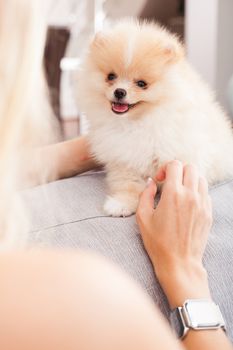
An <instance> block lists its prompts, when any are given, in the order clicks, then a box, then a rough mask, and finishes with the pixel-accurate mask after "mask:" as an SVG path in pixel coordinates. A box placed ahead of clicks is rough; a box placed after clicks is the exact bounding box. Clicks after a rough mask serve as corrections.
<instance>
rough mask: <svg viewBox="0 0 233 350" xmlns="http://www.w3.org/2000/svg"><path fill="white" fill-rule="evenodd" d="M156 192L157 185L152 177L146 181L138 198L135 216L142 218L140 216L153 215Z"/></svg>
mask: <svg viewBox="0 0 233 350" xmlns="http://www.w3.org/2000/svg"><path fill="white" fill-rule="evenodd" d="M156 193H157V186H156V184H155V182H154V181H153V180H152V179H150V180H149V181H148V184H147V187H146V189H145V190H144V191H143V192H142V194H141V196H140V199H139V204H138V209H137V216H138V217H139V218H142V217H145V218H147V217H148V216H151V215H153V213H154V199H155V195H156Z"/></svg>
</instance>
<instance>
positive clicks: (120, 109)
mask: <svg viewBox="0 0 233 350" xmlns="http://www.w3.org/2000/svg"><path fill="white" fill-rule="evenodd" d="M111 105H112V111H113V112H114V113H116V114H124V113H127V112H128V111H129V109H130V108H133V107H134V106H136V105H137V103H134V104H128V103H119V102H111Z"/></svg>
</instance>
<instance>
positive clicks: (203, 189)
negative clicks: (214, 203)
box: [198, 176, 208, 195]
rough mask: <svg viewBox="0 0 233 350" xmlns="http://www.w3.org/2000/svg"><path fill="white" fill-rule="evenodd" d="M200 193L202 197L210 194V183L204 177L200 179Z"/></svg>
mask: <svg viewBox="0 0 233 350" xmlns="http://www.w3.org/2000/svg"><path fill="white" fill-rule="evenodd" d="M198 192H199V193H200V195H206V194H207V193H208V182H207V180H206V179H205V178H204V177H203V176H200V177H199V181H198Z"/></svg>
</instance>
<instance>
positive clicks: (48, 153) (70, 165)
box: [20, 136, 100, 187]
mask: <svg viewBox="0 0 233 350" xmlns="http://www.w3.org/2000/svg"><path fill="white" fill-rule="evenodd" d="M98 166H100V165H98V164H97V163H96V162H95V160H94V159H93V158H92V156H91V154H90V149H89V145H88V142H87V139H86V137H84V136H81V137H78V138H76V139H73V140H69V141H65V142H60V143H57V144H52V145H48V146H45V147H41V148H38V149H34V150H31V151H29V152H27V154H26V155H24V156H23V159H22V161H21V164H20V168H21V171H20V186H21V187H27V186H34V185H37V184H41V183H45V182H50V181H55V180H58V179H62V178H67V177H71V176H74V175H77V174H80V173H82V172H85V171H88V170H91V169H94V168H97V167H98ZM22 183H23V185H21V184H22Z"/></svg>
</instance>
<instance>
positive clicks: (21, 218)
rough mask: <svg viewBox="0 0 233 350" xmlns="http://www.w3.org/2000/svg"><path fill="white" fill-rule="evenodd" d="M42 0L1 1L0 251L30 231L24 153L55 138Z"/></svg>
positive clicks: (14, 243) (19, 241)
mask: <svg viewBox="0 0 233 350" xmlns="http://www.w3.org/2000/svg"><path fill="white" fill-rule="evenodd" d="M42 3H43V0H38V1H37V0H7V1H6V0H0V249H1V248H2V249H5V248H8V247H12V246H15V245H17V246H19V245H20V243H22V242H23V241H24V240H23V232H25V231H26V229H25V224H26V219H25V215H23V211H22V203H21V202H20V200H19V196H18V194H17V192H16V186H17V181H18V179H17V176H16V175H17V174H18V166H19V159H20V155H21V151H22V150H23V149H25V148H26V147H31V146H32V145H39V144H41V143H42V142H43V143H45V142H47V141H48V139H49V137H50V135H51V128H50V127H49V122H48V120H49V118H48V114H49V113H50V108H49V106H48V103H46V98H45V86H44V81H43V74H42V57H43V48H44V43H45V35H46V31H45V29H46V26H45V23H44V18H45V16H43V15H42V8H41V5H42Z"/></svg>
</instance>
